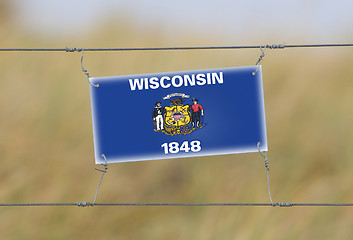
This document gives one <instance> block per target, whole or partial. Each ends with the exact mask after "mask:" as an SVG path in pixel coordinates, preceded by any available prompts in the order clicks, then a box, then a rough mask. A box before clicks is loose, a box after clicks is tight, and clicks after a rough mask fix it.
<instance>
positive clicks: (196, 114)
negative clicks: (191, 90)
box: [191, 98, 203, 128]
mask: <svg viewBox="0 0 353 240" xmlns="http://www.w3.org/2000/svg"><path fill="white" fill-rule="evenodd" d="M192 102H193V103H194V104H193V105H191V112H192V114H191V122H192V127H193V128H195V125H196V127H197V128H200V127H201V124H200V121H201V116H203V108H202V106H201V105H200V104H198V100H197V99H195V98H193V99H192Z"/></svg>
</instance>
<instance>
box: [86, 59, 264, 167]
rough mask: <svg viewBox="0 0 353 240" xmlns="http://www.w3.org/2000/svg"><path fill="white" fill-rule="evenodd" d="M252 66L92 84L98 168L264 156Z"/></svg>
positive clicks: (259, 95)
mask: <svg viewBox="0 0 353 240" xmlns="http://www.w3.org/2000/svg"><path fill="white" fill-rule="evenodd" d="M256 68H257V67H256V66H249V67H237V68H222V69H209V70H197V71H186V72H170V73H155V74H143V75H133V76H116V77H101V78H91V79H90V81H91V82H92V83H93V84H99V87H94V86H90V92H91V105H92V117H93V135H94V149H95V159H96V164H100V163H104V159H103V158H102V156H101V155H102V154H104V155H105V156H106V158H107V160H108V163H113V162H128V161H143V160H155V159H169V158H184V157H198V156H210V155H220V154H234V153H246V152H256V151H258V149H257V143H258V142H260V143H261V146H260V149H261V150H262V151H267V138H266V123H265V107H264V96H263V87H262V73H261V68H260V69H259V71H258V72H257V73H256V74H255V75H253V72H255V71H256Z"/></svg>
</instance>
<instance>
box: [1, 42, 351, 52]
mask: <svg viewBox="0 0 353 240" xmlns="http://www.w3.org/2000/svg"><path fill="white" fill-rule="evenodd" d="M318 47H353V43H328V44H292V45H291V44H289V45H287V44H269V45H248V46H201V47H135V48H68V47H66V48H0V51H2V52H81V51H82V50H83V51H86V52H87V51H172V50H221V49H224V50H226V49H257V48H268V49H284V48H318Z"/></svg>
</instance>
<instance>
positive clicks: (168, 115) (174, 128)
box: [153, 93, 205, 136]
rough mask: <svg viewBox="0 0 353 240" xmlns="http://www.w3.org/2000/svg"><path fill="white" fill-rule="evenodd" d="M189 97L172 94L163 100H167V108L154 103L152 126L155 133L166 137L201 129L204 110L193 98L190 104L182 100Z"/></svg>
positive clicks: (182, 94)
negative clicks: (160, 133) (163, 134)
mask: <svg viewBox="0 0 353 240" xmlns="http://www.w3.org/2000/svg"><path fill="white" fill-rule="evenodd" d="M183 98H185V99H189V98H190V96H189V95H186V94H184V93H173V94H169V95H167V96H166V97H164V98H163V100H169V102H170V103H169V104H170V105H169V106H162V102H160V101H158V102H156V103H155V107H154V109H153V125H154V131H155V132H163V133H165V134H167V135H171V136H173V135H178V134H184V135H186V134H189V133H191V132H193V131H194V130H196V129H197V128H202V127H203V126H204V125H205V123H204V120H203V118H204V109H203V107H202V106H201V105H200V104H199V100H198V99H196V98H193V99H192V100H191V101H190V104H187V103H185V100H184V99H183Z"/></svg>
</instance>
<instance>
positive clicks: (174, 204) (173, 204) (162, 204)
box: [0, 202, 353, 207]
mask: <svg viewBox="0 0 353 240" xmlns="http://www.w3.org/2000/svg"><path fill="white" fill-rule="evenodd" d="M50 206H78V207H88V206H91V207H93V206H112V207H113V206H116V207H117V206H150V207H162V206H171V207H172V206H175V207H193V206H199V207H210V206H219V207H227V206H229V207H353V203H292V202H282V203H279V202H277V203H274V204H271V203H94V204H93V203H90V202H76V203H1V204H0V207H50Z"/></svg>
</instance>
